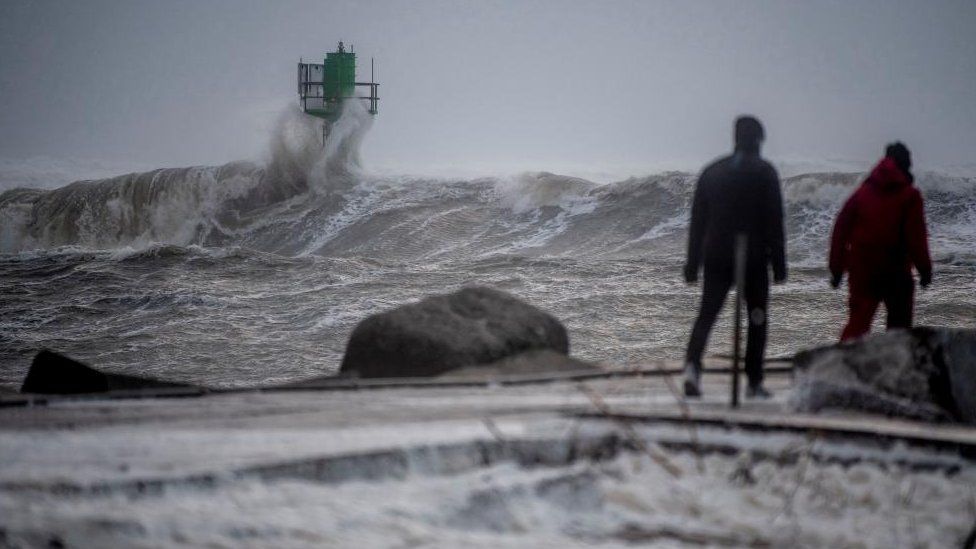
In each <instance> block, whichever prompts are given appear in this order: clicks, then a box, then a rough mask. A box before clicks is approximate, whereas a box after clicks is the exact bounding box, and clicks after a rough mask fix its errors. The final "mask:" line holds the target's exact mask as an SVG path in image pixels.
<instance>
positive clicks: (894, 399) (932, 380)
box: [791, 328, 976, 424]
mask: <svg viewBox="0 0 976 549" xmlns="http://www.w3.org/2000/svg"><path fill="white" fill-rule="evenodd" d="M794 367H795V376H796V380H795V388H794V392H793V396H792V399H791V404H792V407H793V409H795V410H797V411H800V412H818V411H820V410H824V409H855V410H863V411H867V412H874V413H881V414H885V415H890V416H901V417H908V418H913V419H921V420H926V421H945V420H957V421H963V422H967V423H973V424H976V330H959V329H949V328H914V329H912V330H891V331H888V332H885V333H883V334H877V335H873V336H868V337H865V338H862V339H859V340H855V341H851V342H846V343H840V344H837V345H830V346H827V347H820V348H817V349H811V350H808V351H803V352H800V353H798V354H797V355H796V357H795V358H794Z"/></svg>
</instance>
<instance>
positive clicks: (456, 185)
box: [0, 109, 976, 390]
mask: <svg viewBox="0 0 976 549" xmlns="http://www.w3.org/2000/svg"><path fill="white" fill-rule="evenodd" d="M368 128H369V116H368V114H365V113H364V112H362V111H361V110H356V109H349V110H348V111H347V112H346V113H344V114H343V117H342V118H341V119H340V120H339V122H337V123H336V126H335V127H334V128H333V130H332V133H331V135H330V137H329V139H328V141H327V143H326V144H325V146H324V147H323V146H322V144H321V142H320V134H319V131H320V130H319V129H318V127H316V126H315V125H314V124H312V123H309V122H308V121H306V120H304V119H302V118H301V117H300V116H299V115H298V114H297V113H289V114H286V115H283V116H282V119H281V121H280V123H279V126H278V128H277V130H276V131H275V134H274V136H273V138H272V143H271V147H270V152H269V154H268V160H267V162H263V163H254V162H235V163H230V164H225V165H222V166H197V167H181V168H165V169H156V170H151V171H144V172H138V173H129V174H125V175H118V176H114V177H106V178H102V179H95V180H86V181H77V182H73V183H70V184H64V185H60V186H58V185H56V184H55V183H54V182H52V181H49V180H45V179H44V177H43V175H41V176H34V177H32V178H24V177H20V176H22V175H23V174H20V175H18V177H20V178H19V179H16V180H14V179H11V178H10V177H9V173H8V172H0V189H3V191H2V193H0V281H2V282H0V319H2V320H0V388H4V389H8V390H16V389H17V388H18V387H19V385H20V383H21V381H22V379H23V377H24V375H25V373H26V371H27V368H28V366H29V364H30V361H31V359H32V357H33V356H34V354H36V353H37V351H38V350H40V349H43V348H48V349H52V350H56V351H59V352H62V353H65V354H67V355H69V356H71V357H74V358H77V359H80V360H83V361H85V362H88V363H90V364H92V365H95V366H97V367H99V368H101V369H105V370H109V371H114V372H120V373H129V374H137V375H147V376H151V377H156V378H163V379H167V380H176V381H185V382H190V383H196V384H203V385H207V386H214V387H248V386H257V385H262V384H270V383H279V382H285V381H295V380H300V379H303V378H309V377H315V376H321V375H327V374H331V373H334V372H336V371H337V370H338V367H339V363H340V361H341V358H342V353H343V349H344V346H345V343H346V340H347V338H348V337H349V334H350V332H351V330H352V328H353V327H354V326H355V324H356V323H357V322H358V321H359V320H361V319H363V318H364V317H366V316H367V315H369V314H371V313H375V312H379V311H382V310H384V309H388V308H390V307H393V306H395V305H398V304H401V303H406V302H410V301H414V300H417V299H419V298H422V297H424V296H427V295H430V294H435V293H443V292H446V291H450V290H454V289H456V288H459V287H461V286H464V285H468V284H484V285H489V286H493V287H495V288H499V289H502V290H505V291H508V292H511V293H513V294H515V295H517V296H519V297H521V298H523V299H525V300H527V301H528V302H530V303H533V304H535V305H537V306H539V307H541V308H543V309H545V310H547V311H549V312H551V313H553V314H554V315H555V316H556V317H557V318H559V319H560V320H561V321H562V322H564V323H565V324H566V326H567V327H568V329H569V333H570V339H571V346H572V352H573V354H574V355H576V356H579V357H581V358H584V359H589V360H594V361H599V362H602V363H605V364H607V365H610V366H613V367H628V366H633V365H637V364H640V363H641V362H643V361H648V360H652V359H680V358H681V357H682V355H683V348H684V345H685V343H686V340H687V337H688V333H689V329H690V324H691V322H692V320H693V317H694V314H695V312H696V307H697V292H698V289H697V288H696V287H692V286H688V285H686V284H684V282H683V281H682V279H681V274H680V273H681V265H682V263H683V260H684V252H685V245H686V232H687V224H688V217H689V203H690V198H691V193H692V190H693V186H694V183H695V178H696V175H695V174H694V173H685V172H665V173H655V174H650V175H646V174H645V175H639V176H633V177H628V178H623V179H621V180H618V181H615V182H600V183H596V182H592V181H588V180H586V179H582V178H578V177H571V176H564V175H559V174H555V173H549V172H546V171H538V172H527V173H521V174H518V175H513V176H498V177H481V178H448V177H437V178H430V177H418V176H391V175H388V174H384V175H378V174H376V173H373V172H371V171H370V170H369V169H368V167H364V166H363V165H362V163H361V162H360V160H359V146H360V143H361V141H362V139H363V138H364V136H365V135H366V133H367V131H368ZM703 163H704V162H703ZM539 168H540V169H544V168H545V166H540V167H539ZM783 176H784V177H783V182H782V185H783V193H784V199H785V207H786V212H787V221H786V224H787V227H786V230H787V233H788V256H789V267H790V277H789V280H788V282H787V283H786V284H783V285H780V286H776V287H774V289H773V294H772V298H771V309H770V322H771V331H770V339H769V347H768V352H767V354H768V355H769V356H773V357H775V356H787V355H792V354H793V353H795V352H796V351H797V350H799V349H802V348H806V347H810V346H812V345H816V344H823V343H830V342H833V341H835V340H836V339H837V337H838V334H839V331H840V329H841V327H842V325H843V322H844V318H845V299H846V292H845V291H843V290H832V289H831V288H830V287H829V285H828V282H827V279H828V275H827V273H826V269H825V263H826V252H827V245H828V239H829V234H830V230H831V226H832V221H833V218H834V216H835V215H836V212H837V211H838V210H839V208H840V206H841V204H842V202H843V200H844V199H845V198H846V197H847V196H848V195H849V194H850V192H851V191H852V190H853V189H854V188H855V186H856V185H857V184H858V183H859V182H860V180H861V179H862V178H863V174H862V173H846V172H837V171H815V170H814V171H811V172H810V173H793V174H791V173H783ZM4 177H6V180H2V179H3V178H4ZM24 181H27V183H26V184H25V183H24ZM917 185H918V186H919V188H920V189H921V190H922V192H923V194H924V197H925V201H926V202H925V208H926V215H927V219H928V227H929V233H930V240H931V247H932V253H933V259H934V261H935V264H936V267H935V278H934V282H933V285H932V287H931V288H929V289H928V290H925V291H920V292H919V293H918V295H917V312H916V323H917V324H923V325H926V324H927V325H939V326H949V327H972V323H973V319H974V318H976V297H974V295H976V246H974V245H973V243H974V242H976V177H973V176H971V175H966V174H958V173H954V174H947V173H940V172H932V171H928V172H926V171H922V172H920V173H918V174H917ZM728 309H729V308H728V307H727V308H726V311H725V312H724V313H723V316H722V317H721V319H720V321H719V324H718V325H717V327H716V330H715V331H714V332H713V336H712V340H711V342H710V347H709V352H712V353H726V352H728V348H729V340H730V335H729V334H730V333H731V329H732V328H731V321H730V317H731V315H730V313H729V311H728ZM876 322H877V323H878V324H877V326H878V327H879V328H880V327H881V323H882V322H883V315H879V318H878V319H876Z"/></svg>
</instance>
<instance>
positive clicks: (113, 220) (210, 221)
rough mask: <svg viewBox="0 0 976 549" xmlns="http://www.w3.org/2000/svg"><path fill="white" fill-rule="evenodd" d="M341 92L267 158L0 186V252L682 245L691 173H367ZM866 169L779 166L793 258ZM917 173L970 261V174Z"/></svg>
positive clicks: (296, 252) (623, 250)
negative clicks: (793, 172)
mask: <svg viewBox="0 0 976 549" xmlns="http://www.w3.org/2000/svg"><path fill="white" fill-rule="evenodd" d="M349 105H350V107H349V108H347V110H346V111H345V112H344V113H343V115H342V117H341V118H340V120H339V121H337V122H336V124H335V126H334V128H333V129H332V132H331V135H330V137H329V139H328V140H327V142H326V144H325V146H324V147H323V146H322V144H321V143H320V133H319V126H317V125H316V124H315V123H314V122H311V121H309V119H308V118H307V117H305V116H303V115H301V114H300V113H298V112H297V110H295V111H289V112H287V113H286V114H285V115H283V116H282V118H281V120H280V121H279V124H278V128H277V131H276V132H275V134H274V137H273V139H272V143H271V147H270V150H271V154H270V159H269V160H268V161H267V162H266V163H265V164H264V165H258V164H254V163H248V162H235V163H230V164H226V165H223V166H218V167H189V168H169V169H159V170H154V171H148V172H141V173H131V174H127V175H122V176H118V177H112V178H107V179H100V180H92V181H80V182H76V183H72V184H70V185H67V186H64V187H61V188H58V189H53V190H41V189H13V190H9V191H6V192H4V193H3V194H0V252H2V253H8V254H9V253H26V252H29V251H32V250H33V251H37V250H48V251H51V250H53V249H57V248H63V247H71V249H83V250H114V251H115V252H117V253H121V254H122V255H126V254H132V253H141V252H142V251H144V250H150V252H149V253H160V252H159V250H161V249H162V250H170V249H172V248H174V247H175V248H187V247H194V248H195V249H222V248H234V249H241V248H243V249H249V250H254V251H258V252H271V253H274V254H278V255H284V256H304V255H320V256H331V257H343V256H346V257H365V258H370V259H372V260H376V261H382V262H390V263H399V262H417V261H436V260H447V259H480V258H484V257H486V256H492V255H497V254H513V255H529V256H562V255H572V256H589V255H592V256H601V257H642V256H647V255H649V254H654V255H655V257H661V256H663V257H669V258H674V259H677V258H680V256H681V254H683V252H684V238H685V232H686V228H687V224H688V211H689V202H690V199H691V192H692V189H693V185H694V180H695V176H694V175H693V174H688V173H682V172H666V173H661V174H656V175H652V176H647V177H639V178H630V179H627V180H623V181H618V182H615V183H609V184H596V183H592V182H590V181H587V180H584V179H580V178H575V177H569V176H562V175H556V174H552V173H547V172H536V173H524V174H521V175H517V176H512V177H487V178H482V179H471V180H465V179H424V178H395V177H394V178H391V177H377V176H374V175H371V174H369V173H367V172H364V171H363V170H362V168H361V166H360V163H359V157H358V151H359V144H360V141H361V140H362V138H363V136H364V135H365V133H366V130H367V129H368V127H369V123H370V120H371V118H370V116H369V115H368V113H366V112H365V111H364V110H363V109H362V107H361V106H359V105H358V103H350V104H349ZM861 178H862V174H858V173H840V172H829V173H810V174H805V175H799V176H795V177H789V178H786V179H785V180H784V182H783V189H784V198H785V202H786V210H787V232H788V235H789V247H790V256H791V261H792V262H793V263H794V264H796V265H799V266H808V267H820V266H822V265H823V263H824V255H825V253H826V245H827V239H828V237H829V233H830V229H831V226H832V222H833V218H834V215H835V214H836V212H837V211H838V209H839V207H840V205H841V204H842V202H843V200H844V199H845V198H846V197H847V196H848V195H849V194H850V192H851V191H852V190H853V188H854V187H855V186H856V185H857V184H858V182H859V181H860V179H861ZM918 185H919V187H920V188H921V189H922V191H923V193H924V195H925V197H926V211H927V215H928V218H929V229H930V233H931V237H932V244H933V246H932V247H933V252H934V255H935V259H936V260H937V261H942V262H949V263H954V264H960V265H976V252H974V246H973V242H974V241H976V178H971V177H962V176H950V175H944V174H937V173H923V174H920V175H919V177H918ZM152 250H155V251H152ZM170 253H172V252H170Z"/></svg>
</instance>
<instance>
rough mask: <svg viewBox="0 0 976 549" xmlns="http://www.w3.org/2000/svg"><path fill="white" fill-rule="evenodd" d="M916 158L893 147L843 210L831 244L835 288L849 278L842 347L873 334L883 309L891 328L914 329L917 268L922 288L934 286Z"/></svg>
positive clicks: (906, 151)
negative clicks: (914, 166) (877, 314)
mask: <svg viewBox="0 0 976 549" xmlns="http://www.w3.org/2000/svg"><path fill="white" fill-rule="evenodd" d="M911 167H912V158H911V154H910V153H909V151H908V148H907V147H905V145H903V144H902V143H900V142H898V143H892V144H890V145H888V147H887V149H886V150H885V157H884V158H883V159H882V160H881V162H879V163H878V165H877V166H875V167H874V170H872V171H871V175H869V176H868V178H867V179H865V180H864V183H862V184H861V186H860V187H858V189H857V190H856V191H854V194H852V195H851V197H850V198H848V199H847V202H846V203H845V204H844V207H843V209H841V211H840V214H839V215H838V216H837V221H836V223H834V232H833V235H832V237H831V241H830V274H831V279H830V284H831V285H832V286H833V287H834V288H837V287H838V286H840V281H841V278H842V277H843V276H844V273H845V272H846V273H848V284H847V285H848V288H849V290H850V293H849V298H848V304H849V307H850V318H849V320H848V322H847V326H845V327H844V331H843V333H842V334H841V341H847V340H849V339H854V338H857V337H860V336H862V335H864V334H866V333H868V331H870V329H871V320H872V319H873V318H874V313H875V311H876V310H877V309H878V305H879V304H880V303H882V302H883V303H884V304H885V308H886V309H887V310H888V322H887V325H888V328H889V329H890V328H910V327H911V326H912V308H913V301H914V294H915V281H914V279H913V278H912V266H913V265H914V266H915V269H916V270H917V271H918V274H919V283H920V284H921V285H922V287H923V288H925V287H927V286H928V285H929V283H930V282H931V281H932V260H931V259H930V258H929V245H928V235H927V233H926V229H925V212H924V208H923V204H922V193H920V192H918V189H917V188H915V187H914V186H913V185H912V183H913V182H914V180H915V178H914V176H912V172H911Z"/></svg>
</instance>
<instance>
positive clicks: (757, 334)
mask: <svg viewBox="0 0 976 549" xmlns="http://www.w3.org/2000/svg"><path fill="white" fill-rule="evenodd" d="M734 284H735V280H734V277H733V274H732V270H731V269H721V270H718V269H716V270H707V269H706V270H705V274H704V288H703V289H702V298H701V308H700V309H699V310H698V318H697V319H696V320H695V325H694V327H693V328H692V330H691V340H690V341H689V342H688V351H687V352H686V354H685V362H691V363H694V364H699V365H700V364H701V358H702V353H704V352H705V345H706V344H707V343H708V334H709V332H711V331H712V326H713V325H714V324H715V319H716V318H717V317H718V313H719V312H720V311H721V310H722V305H723V304H724V303H725V296H727V295H728V293H729V290H730V289H733V286H734ZM744 293H745V301H746V310H745V315H746V318H747V319H748V321H749V335H748V337H747V341H746V376H748V378H749V383H750V384H758V383H761V382H762V379H763V355H764V354H765V353H766V331H767V328H766V327H767V318H766V310H767V306H768V304H769V273H768V271H767V270H766V267H765V265H764V266H763V268H761V269H750V270H749V271H748V272H746V287H745V292H744ZM733 299H734V298H733Z"/></svg>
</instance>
